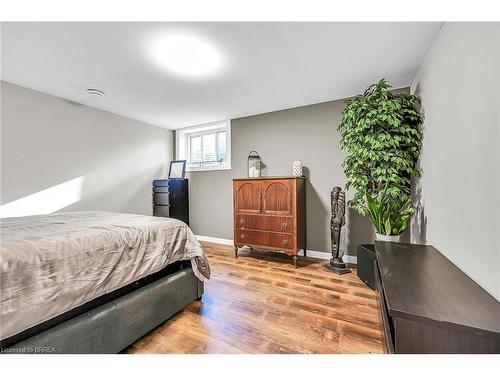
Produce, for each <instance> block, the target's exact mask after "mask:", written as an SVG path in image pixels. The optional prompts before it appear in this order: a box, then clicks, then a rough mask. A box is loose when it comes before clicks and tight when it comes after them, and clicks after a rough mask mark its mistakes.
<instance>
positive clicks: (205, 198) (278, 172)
mask: <svg viewBox="0 0 500 375" xmlns="http://www.w3.org/2000/svg"><path fill="white" fill-rule="evenodd" d="M344 106H345V104H344V101H343V100H342V101H334V102H328V103H322V104H315V105H310V106H306V107H299V108H293V109H288V110H284V111H278V112H272V113H266V114H262V115H258V116H251V117H246V118H241V119H236V120H233V121H232V127H231V133H232V134H231V142H232V144H231V148H232V169H231V170H228V171H209V172H192V173H190V175H189V178H190V189H191V190H190V214H191V215H190V224H191V227H192V229H193V231H194V233H196V234H198V235H204V236H211V237H218V238H225V239H232V237H233V233H232V228H233V224H232V181H231V179H232V178H235V177H245V176H246V175H247V169H246V165H247V164H246V163H247V156H248V153H249V152H250V151H252V150H256V151H257V152H258V153H259V154H260V156H261V158H262V161H263V163H264V164H265V165H266V167H265V169H264V170H263V175H267V176H285V175H286V176H289V175H291V164H292V162H293V161H294V160H301V161H302V162H303V164H304V166H305V167H306V168H307V170H306V175H307V177H308V180H307V186H306V199H307V202H306V205H307V248H308V249H309V250H316V251H324V252H328V251H329V247H330V229H329V220H330V203H329V196H330V191H331V190H332V188H333V187H334V186H341V187H343V186H344V184H345V177H344V173H343V170H342V168H341V162H342V159H343V156H342V155H341V153H340V151H339V149H338V143H339V133H338V131H337V126H338V124H339V122H340V114H341V111H342V110H343V108H344ZM350 197H351V194H350V193H348V198H350ZM347 228H348V233H347V236H346V238H347V241H348V243H349V244H350V245H348V246H349V249H348V254H351V255H354V254H355V253H356V249H355V246H356V245H357V244H360V243H364V242H371V241H372V237H373V230H372V227H371V224H370V222H369V221H368V220H367V219H366V218H364V217H360V216H359V215H357V214H355V213H354V212H352V211H349V212H348V215H347Z"/></svg>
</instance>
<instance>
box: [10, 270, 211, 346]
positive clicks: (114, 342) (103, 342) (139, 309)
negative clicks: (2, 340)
mask: <svg viewBox="0 0 500 375" xmlns="http://www.w3.org/2000/svg"><path fill="white" fill-rule="evenodd" d="M202 294H203V282H201V281H200V280H199V279H198V278H197V277H196V276H195V275H194V273H193V270H192V268H191V267H188V268H184V269H181V270H180V271H177V272H175V273H172V274H170V275H167V276H165V277H163V278H161V279H159V280H156V281H154V282H152V283H150V284H147V285H145V286H143V287H141V288H140V289H137V290H134V291H132V292H130V293H129V294H126V295H123V296H121V297H119V298H117V299H115V300H112V301H110V302H108V303H105V304H103V305H101V306H98V307H96V308H94V309H92V310H90V311H87V312H85V313H83V314H81V315H78V316H76V317H74V318H72V319H70V320H67V321H65V322H63V323H60V324H58V325H56V326H54V327H52V328H50V329H48V330H46V331H43V332H40V333H38V334H36V335H34V336H31V337H29V338H27V339H25V340H23V341H20V342H18V343H16V344H14V345H12V346H9V347H4V348H2V352H3V353H12V354H14V353H88V354H91V353H96V354H97V353H118V352H120V351H121V350H123V349H125V348H126V347H127V346H129V345H130V344H132V343H133V342H135V341H136V340H137V339H139V338H140V337H142V336H144V335H145V334H146V333H148V332H149V331H151V330H152V329H154V328H155V327H157V326H158V325H160V324H161V323H163V322H164V321H165V320H167V319H168V318H169V317H171V316H172V315H174V314H175V313H176V312H178V311H180V310H182V309H183V308H184V307H185V306H187V305H188V304H189V303H191V302H193V301H194V300H196V299H199V298H200V297H201V296H202Z"/></svg>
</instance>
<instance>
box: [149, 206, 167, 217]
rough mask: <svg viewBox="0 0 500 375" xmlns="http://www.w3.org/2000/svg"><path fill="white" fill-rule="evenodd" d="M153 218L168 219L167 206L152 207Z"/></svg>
mask: <svg viewBox="0 0 500 375" xmlns="http://www.w3.org/2000/svg"><path fill="white" fill-rule="evenodd" d="M153 216H162V217H170V212H169V207H168V206H153Z"/></svg>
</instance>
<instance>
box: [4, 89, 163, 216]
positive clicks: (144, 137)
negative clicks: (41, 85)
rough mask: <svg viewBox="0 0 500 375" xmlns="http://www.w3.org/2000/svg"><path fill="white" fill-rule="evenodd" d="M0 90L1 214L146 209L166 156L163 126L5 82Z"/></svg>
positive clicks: (134, 210)
mask: <svg viewBox="0 0 500 375" xmlns="http://www.w3.org/2000/svg"><path fill="white" fill-rule="evenodd" d="M1 90H2V91H1V201H0V202H1V205H2V208H0V211H2V210H3V212H4V213H7V211H8V213H9V215H4V216H12V215H10V213H12V212H14V214H15V213H16V212H17V213H22V214H30V213H34V214H35V213H44V212H47V211H58V210H61V211H77V210H101V211H112V212H129V213H138V214H151V181H152V179H154V178H157V177H160V176H161V175H162V174H163V173H164V172H165V168H166V165H167V162H168V161H169V160H170V158H171V155H172V132H171V131H170V130H166V129H162V128H159V127H155V126H151V125H148V124H145V123H142V122H139V121H135V120H132V119H129V118H125V117H122V116H118V115H115V114H112V113H109V112H104V111H101V110H98V109H95V108H90V107H87V106H83V105H79V104H76V103H73V102H68V101H65V100H63V99H61V98H57V97H54V96H50V95H46V94H43V93H40V92H37V91H33V90H30V89H26V88H23V87H20V86H16V85H13V84H10V83H6V82H2V83H1ZM68 181H69V182H68ZM60 184H63V185H60ZM55 186H56V188H54V187H55ZM46 189H48V190H46ZM44 190H45V191H44ZM40 192H42V193H40ZM52 193H53V194H52Z"/></svg>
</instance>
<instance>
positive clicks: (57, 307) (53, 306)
mask: <svg viewBox="0 0 500 375" xmlns="http://www.w3.org/2000/svg"><path fill="white" fill-rule="evenodd" d="M0 229H1V233H0V240H1V242H0V272H1V274H0V339H4V338H7V337H10V336H13V335H15V334H17V333H19V332H22V331H24V330H26V329H28V328H30V327H32V326H35V325H37V324H39V323H41V322H44V321H46V320H48V319H51V318H53V317H55V316H58V315H60V314H62V313H64V312H66V311H69V310H71V309H73V308H75V307H78V306H81V305H83V304H84V303H86V302H88V301H91V300H93V299H95V298H97V297H99V296H102V295H104V294H107V293H110V292H112V291H114V290H116V289H119V288H120V287H122V286H125V285H128V284H130V283H132V282H134V281H136V280H138V279H140V278H142V277H144V276H147V275H149V274H152V273H154V272H156V271H159V270H161V269H162V268H164V267H165V266H167V265H168V264H171V263H173V262H176V261H180V260H188V259H189V260H191V265H192V268H193V271H194V273H195V275H196V276H197V277H198V278H199V279H200V280H203V278H204V277H207V278H208V277H210V268H209V266H208V261H207V258H206V256H205V254H204V253H203V250H202V248H201V246H200V244H199V242H198V241H197V240H196V238H195V236H194V234H193V233H192V232H191V230H190V229H189V227H188V226H187V225H186V224H184V223H183V222H181V221H178V220H175V219H168V218H161V217H153V216H142V215H130V214H115V213H108V212H90V211H89V212H70V213H60V214H52V215H40V216H29V217H19V218H7V219H1V226H0Z"/></svg>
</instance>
